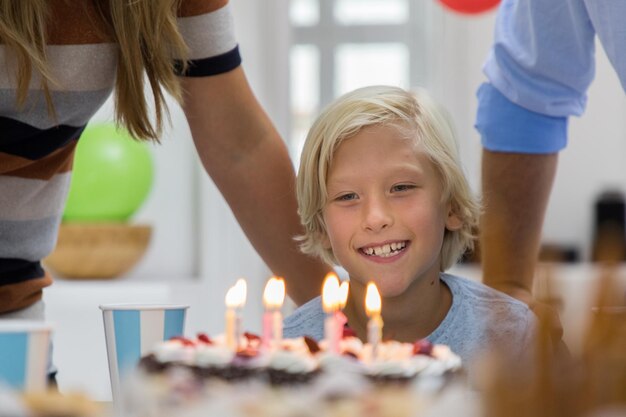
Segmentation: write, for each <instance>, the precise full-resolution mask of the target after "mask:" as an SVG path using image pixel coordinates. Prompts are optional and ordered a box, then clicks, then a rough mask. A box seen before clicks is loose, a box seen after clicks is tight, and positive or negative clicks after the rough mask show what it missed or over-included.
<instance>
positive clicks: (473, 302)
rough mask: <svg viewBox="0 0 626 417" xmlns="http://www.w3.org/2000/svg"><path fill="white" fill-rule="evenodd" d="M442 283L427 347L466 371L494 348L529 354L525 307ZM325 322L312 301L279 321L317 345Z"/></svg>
mask: <svg viewBox="0 0 626 417" xmlns="http://www.w3.org/2000/svg"><path fill="white" fill-rule="evenodd" d="M441 279H442V281H443V282H444V283H445V284H446V285H447V286H448V288H450V292H451V293H452V305H451V307H450V310H449V311H448V314H447V315H446V317H445V318H444V320H443V321H442V322H441V323H440V324H439V326H438V327H437V328H436V329H435V330H434V331H433V332H432V333H431V334H430V335H429V336H428V337H427V339H428V340H429V341H430V342H431V343H435V344H444V345H448V346H449V347H450V349H452V351H453V352H454V353H456V354H457V355H459V356H460V357H461V360H462V361H463V363H464V364H465V365H467V366H469V367H471V363H472V361H473V360H474V359H475V358H477V357H478V356H477V355H480V354H484V353H486V352H488V351H489V349H492V348H494V347H495V346H504V348H505V349H506V353H507V355H510V356H509V357H510V358H512V359H514V360H515V359H521V358H525V357H528V356H527V355H528V354H529V353H531V352H532V351H533V350H534V348H533V347H534V334H535V330H536V319H535V317H534V315H533V313H532V312H531V311H530V309H529V308H528V307H527V306H526V304H524V303H522V302H521V301H518V300H516V299H514V298H512V297H509V296H508V295H506V294H503V293H501V292H499V291H496V290H494V289H492V288H490V287H487V286H486V285H483V284H481V283H479V282H475V281H470V280H468V279H464V278H460V277H457V276H454V275H449V274H441ZM324 318H325V313H324V310H323V308H322V301H321V297H317V298H315V299H313V300H311V301H309V302H308V303H306V304H304V305H302V306H301V307H300V308H298V309H297V310H296V311H295V312H294V313H293V314H292V315H290V316H289V317H287V318H286V319H285V320H284V329H283V334H284V336H285V337H288V338H295V337H300V336H309V337H312V338H313V339H315V340H321V339H323V338H324ZM501 343H502V344H503V345H496V344H501Z"/></svg>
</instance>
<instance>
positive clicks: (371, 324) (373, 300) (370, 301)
mask: <svg viewBox="0 0 626 417" xmlns="http://www.w3.org/2000/svg"><path fill="white" fill-rule="evenodd" d="M381 306H382V301H381V299H380V294H379V293H378V288H376V284H374V283H373V282H370V283H369V284H367V291H366V293H365V312H366V313H367V316H368V317H369V318H370V319H369V321H368V323H367V341H368V343H369V344H370V346H371V347H372V360H376V356H377V353H378V345H379V344H380V341H381V340H382V335H383V319H382V318H381V317H380V310H381Z"/></svg>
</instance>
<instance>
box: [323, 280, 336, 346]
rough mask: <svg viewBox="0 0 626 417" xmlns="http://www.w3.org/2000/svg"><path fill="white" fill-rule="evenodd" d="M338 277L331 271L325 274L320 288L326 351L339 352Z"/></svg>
mask: <svg viewBox="0 0 626 417" xmlns="http://www.w3.org/2000/svg"><path fill="white" fill-rule="evenodd" d="M340 297H341V296H340V291H339V278H337V275H335V274H334V273H333V272H329V273H328V274H326V278H324V287H323V288H322V307H323V308H324V312H325V313H326V319H325V320H324V338H325V339H326V343H327V344H328V352H330V353H339V340H340V339H339V338H338V337H337V330H338V329H337V328H338V326H339V323H338V322H337V315H336V314H335V313H336V312H337V311H338V310H339V304H340Z"/></svg>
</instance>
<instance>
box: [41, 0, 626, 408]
mask: <svg viewBox="0 0 626 417" xmlns="http://www.w3.org/2000/svg"><path fill="white" fill-rule="evenodd" d="M231 5H232V7H233V10H234V15H235V28H236V33H237V38H238V40H239V42H240V48H241V53H242V56H243V66H244V69H245V71H246V73H247V75H248V78H249V81H250V83H251V85H252V88H253V90H254V91H255V93H256V96H257V98H258V99H259V101H260V102H261V103H262V105H263V107H264V108H265V109H266V111H267V112H268V114H269V115H270V118H271V119H272V120H273V121H274V123H275V125H276V126H277V127H278V129H279V131H280V132H281V134H282V136H283V138H284V139H285V141H286V143H287V145H288V146H289V149H290V153H291V155H292V158H293V161H294V164H295V165H296V166H297V164H298V161H299V152H300V149H301V146H302V143H303V140H304V137H305V135H306V132H307V129H308V127H309V126H310V124H311V122H312V121H313V119H314V118H315V116H316V115H317V114H318V112H319V111H320V109H321V108H322V107H323V106H324V105H326V104H327V103H329V102H330V101H331V100H332V99H334V98H335V97H337V96H338V95H340V94H342V93H344V92H347V91H349V90H352V89H354V88H357V87H360V86H364V85H369V84H393V85H398V86H401V87H404V88H412V87H425V88H427V89H428V90H430V92H431V93H432V94H433V95H434V97H435V98H436V99H438V101H439V102H440V103H442V104H443V105H444V106H445V107H446V108H447V109H448V111H449V112H450V114H451V116H452V118H453V120H454V122H455V124H456V128H457V134H458V141H459V145H460V148H461V154H462V159H463V164H464V166H465V170H466V173H467V175H468V178H469V179H470V182H471V185H472V187H473V188H474V190H476V192H478V191H479V186H480V152H481V147H480V140H479V137H478V134H477V133H476V131H475V129H474V127H473V122H474V116H475V112H476V99H475V92H476V90H477V89H478V87H479V85H480V84H481V83H482V82H483V81H484V76H483V75H482V72H481V67H482V63H483V61H484V59H485V57H486V55H487V53H488V51H489V48H490V46H491V41H492V39H493V36H492V33H493V27H494V23H495V9H491V10H489V11H486V12H484V13H480V14H477V15H466V14H458V13H455V12H452V11H451V10H449V9H447V8H444V7H443V6H442V5H441V4H440V3H439V2H438V1H437V0H263V1H258V0H232V1H231ZM596 62H597V76H596V79H595V81H594V83H593V85H592V87H591V89H590V92H589V101H588V106H587V111H586V113H585V116H584V117H583V118H580V119H576V118H574V119H572V120H571V121H570V126H569V129H570V143H569V145H568V147H567V149H566V150H565V151H564V152H562V153H561V156H560V160H559V164H560V167H559V170H558V174H557V179H556V183H555V186H554V190H553V193H552V196H551V200H550V205H549V208H548V213H547V218H546V222H545V227H544V242H545V243H546V244H547V245H556V247H558V248H565V249H567V250H570V251H573V253H574V254H575V256H573V257H572V258H573V259H578V261H579V262H585V261H588V260H589V259H590V254H591V247H592V240H593V231H594V215H595V214H594V205H595V202H596V200H597V199H598V197H599V196H600V195H601V194H602V193H603V192H605V191H606V190H613V191H616V192H618V193H621V192H623V191H626V169H625V168H624V167H626V118H625V117H624V114H626V98H625V95H624V92H623V90H622V88H621V86H620V85H619V82H618V80H617V77H616V75H615V74H614V72H613V71H612V69H611V68H610V65H609V63H608V60H607V58H606V57H605V55H604V52H603V51H602V49H601V46H600V45H599V44H598V47H597V60H596ZM170 109H171V119H172V123H171V126H169V127H167V128H166V131H165V133H164V136H163V138H162V145H161V146H154V147H152V149H151V152H152V155H153V157H154V175H155V177H154V186H153V189H152V191H151V193H150V196H149V198H148V200H147V202H146V203H145V204H144V205H143V206H142V208H141V210H140V212H139V213H137V215H136V216H135V217H134V219H133V221H134V222H136V223H146V224H150V225H151V226H152V227H153V235H152V240H151V242H150V246H149V248H148V251H147V252H146V255H145V256H144V257H143V259H142V260H141V261H140V263H139V264H138V265H137V266H136V267H135V268H134V269H133V270H132V271H131V272H130V273H129V274H127V275H125V276H123V277H121V278H120V279H118V280H116V281H107V282H93V281H92V282H75V281H72V282H70V281H62V280H58V281H57V283H56V284H55V285H54V286H53V287H52V288H51V289H50V290H49V291H48V292H47V294H46V301H47V304H48V311H49V317H51V319H52V320H57V321H58V322H59V323H61V322H64V323H67V321H66V320H67V319H68V317H69V316H72V319H73V320H74V322H73V323H74V326H73V327H72V328H68V326H64V328H62V329H61V328H60V329H59V330H58V332H57V333H58V336H57V339H58V343H57V353H55V355H56V356H55V357H56V360H57V362H58V363H59V364H60V365H66V362H64V361H66V359H67V363H69V362H70V360H69V359H70V358H69V356H73V357H72V358H71V362H72V363H71V365H70V364H67V365H66V366H65V368H63V367H62V366H61V372H60V373H59V381H60V385H61V388H62V389H63V387H64V386H65V387H73V386H81V385H80V384H82V386H83V387H87V389H88V390H90V391H91V395H92V396H94V397H95V398H105V399H106V397H107V395H108V392H107V389H108V373H107V371H106V368H105V367H106V359H105V356H103V355H105V353H104V343H103V342H102V343H101V342H100V339H102V337H103V336H102V333H103V332H102V327H101V324H102V323H101V318H100V317H99V315H100V312H99V311H98V309H97V305H98V304H100V303H109V302H124V301H127V302H133V301H141V302H150V301H154V302H170V301H171V302H184V303H188V304H191V306H192V308H191V309H190V310H189V318H188V319H189V321H188V325H187V329H188V330H189V331H190V332H191V333H193V331H194V330H204V331H208V332H220V331H222V328H223V323H222V320H223V319H222V312H223V305H224V304H223V303H224V301H223V300H224V294H225V293H226V290H227V289H228V288H229V287H230V286H231V285H233V284H234V282H235V281H236V279H237V278H239V277H245V278H246V279H247V281H248V285H249V292H248V294H249V296H248V303H247V305H246V316H245V318H244V327H246V328H248V329H250V330H253V331H254V330H258V327H259V326H260V323H257V321H258V320H257V318H258V317H259V316H258V315H257V314H259V312H260V311H261V308H262V305H261V297H260V294H261V292H262V288H263V286H264V284H265V281H266V280H267V279H268V278H269V276H270V272H269V270H268V269H267V268H266V267H265V265H264V264H263V262H262V261H261V260H260V259H259V258H258V256H257V255H256V254H255V253H254V251H253V249H252V247H251V246H250V244H249V243H248V242H247V240H246V238H245V236H244V235H243V233H242V232H241V230H240V228H239V226H238V225H237V223H236V221H235V220H234V217H233V216H232V214H231V213H230V210H229V209H228V207H227V205H226V204H225V202H224V201H223V199H222V197H221V195H220V194H219V192H218V191H217V189H216V188H215V186H214V185H213V184H212V182H211V181H210V179H209V178H208V177H207V176H206V174H205V173H204V171H203V170H202V168H201V166H200V163H199V161H198V158H197V156H196V155H195V150H194V148H193V143H192V140H191V136H190V133H189V129H188V127H187V124H186V121H185V118H184V115H183V113H182V111H181V110H180V109H179V108H178V106H177V105H176V104H175V103H173V102H172V101H171V100H170ZM110 120H112V102H111V101H109V102H107V105H105V107H104V108H103V109H102V110H101V111H100V112H99V113H98V114H97V116H96V118H95V119H94V121H110ZM251 174H252V173H251ZM477 275H478V274H477ZM199 287H200V288H201V289H200V290H198V288H199ZM192 294H193V295H192ZM68 299H72V303H69V304H68V303H66V302H65V301H67V300H68ZM70 306H71V308H72V309H74V310H71V309H70ZM79 308H82V309H83V311H84V312H85V313H84V314H83V315H81V316H80V317H77V315H76V314H75V311H76V309H79ZM79 326H82V327H79ZM77 328H81V329H82V331H83V333H82V334H83V335H84V336H85V337H94V338H96V339H97V340H94V341H93V342H92V343H93V344H94V345H97V346H96V347H95V348H94V350H92V351H90V352H87V353H83V355H84V356H85V357H84V358H83V359H81V358H82V357H81V356H80V355H79V356H76V352H75V350H71V349H69V350H68V349H67V346H72V344H73V343H75V341H74V340H73V339H72V337H71V336H70V335H75V334H76V329H77ZM65 335H67V337H66V338H65ZM74 337H75V336H74ZM88 354H90V355H92V356H91V357H87V356H86V355H88ZM93 355H98V356H97V360H93V357H94V356H93ZM81 360H84V361H85V362H84V364H85V365H86V366H88V367H89V366H91V376H90V377H89V378H90V381H91V382H89V380H85V375H81V374H80V373H73V372H74V371H73V370H72V368H68V366H72V367H74V368H80V367H81V364H80V361H81ZM94 363H95V365H94ZM82 369H83V373H84V369H86V368H82ZM81 378H82V379H81ZM103 379H104V380H103ZM79 381H82V382H79ZM85 381H87V382H85ZM64 384H65V385H64ZM89 384H91V385H89Z"/></svg>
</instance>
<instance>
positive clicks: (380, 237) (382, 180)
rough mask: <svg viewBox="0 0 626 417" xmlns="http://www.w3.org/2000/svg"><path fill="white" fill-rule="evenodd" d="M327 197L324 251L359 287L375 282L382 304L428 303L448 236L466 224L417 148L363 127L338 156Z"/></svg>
mask: <svg viewBox="0 0 626 417" xmlns="http://www.w3.org/2000/svg"><path fill="white" fill-rule="evenodd" d="M327 192H328V201H327V203H326V205H325V207H324V210H323V216H324V221H325V224H326V227H327V234H328V237H327V242H326V244H327V245H328V246H329V247H331V248H332V250H333V253H334V255H335V257H336V258H337V260H338V261H339V263H340V264H341V265H342V266H343V267H344V268H345V269H346V270H347V271H348V273H349V274H350V279H351V281H352V282H353V285H354V284H356V285H366V284H367V282H369V281H374V282H375V283H376V285H377V287H378V289H379V291H380V293H381V295H382V296H383V297H398V296H407V297H410V298H411V299H412V300H413V302H415V301H418V300H420V298H422V297H424V296H426V295H427V294H428V292H429V291H428V289H427V287H429V286H430V283H431V282H433V281H434V282H438V277H439V271H440V259H441V256H440V252H441V247H442V244H443V237H444V233H445V230H446V228H450V229H453V228H456V227H460V221H459V220H458V218H457V217H456V216H455V215H454V214H452V213H451V211H450V207H449V204H447V203H445V202H442V195H441V181H440V180H439V177H438V175H437V173H436V171H435V168H434V166H433V164H432V163H431V162H430V161H429V159H428V158H427V156H426V155H425V154H424V153H423V152H419V150H418V148H416V146H415V142H414V141H413V140H409V139H407V138H406V137H405V134H403V133H402V132H401V131H400V130H399V129H398V128H397V127H395V126H393V125H374V126H368V127H366V128H363V129H362V130H360V131H359V133H358V134H356V135H355V136H353V137H351V138H348V139H346V140H345V141H344V142H342V144H341V145H340V146H339V148H338V149H337V150H336V152H335V153H334V155H333V159H332V162H331V165H330V168H329V172H328V176H327ZM414 296H417V298H415V297H414Z"/></svg>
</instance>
